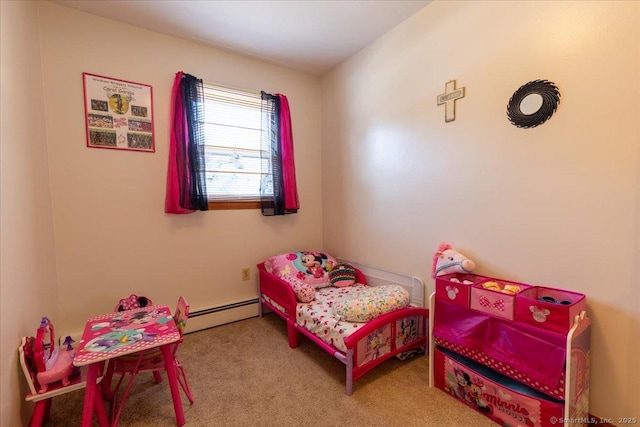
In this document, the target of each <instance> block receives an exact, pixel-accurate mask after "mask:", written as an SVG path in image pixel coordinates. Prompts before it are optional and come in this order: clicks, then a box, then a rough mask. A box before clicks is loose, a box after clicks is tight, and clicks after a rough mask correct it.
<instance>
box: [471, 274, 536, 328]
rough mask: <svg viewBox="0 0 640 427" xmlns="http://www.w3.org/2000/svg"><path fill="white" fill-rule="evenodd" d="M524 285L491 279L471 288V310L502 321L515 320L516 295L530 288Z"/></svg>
mask: <svg viewBox="0 0 640 427" xmlns="http://www.w3.org/2000/svg"><path fill="white" fill-rule="evenodd" d="M530 287H531V286H530V285H525V284H524V283H518V282H511V281H509V280H502V279H490V280H488V281H483V282H480V283H476V284H474V285H472V286H471V304H470V306H471V308H472V309H473V310H476V311H480V312H483V313H486V314H489V315H491V316H494V317H499V318H502V319H507V320H513V319H514V317H515V309H516V295H517V294H518V293H520V292H522V291H523V290H524V289H527V288H530Z"/></svg>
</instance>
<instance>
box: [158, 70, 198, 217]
mask: <svg viewBox="0 0 640 427" xmlns="http://www.w3.org/2000/svg"><path fill="white" fill-rule="evenodd" d="M183 75H184V73H183V72H182V71H179V72H177V73H176V78H175V80H174V82H173V91H172V93H171V142H170V146H169V165H168V168H167V192H166V196H165V200H164V211H165V212H166V213H171V214H188V213H192V212H195V211H194V210H191V209H185V208H183V207H182V206H180V177H183V179H187V180H188V179H189V173H187V171H185V170H184V168H185V166H186V162H185V160H186V161H187V162H188V158H189V157H188V155H187V144H188V143H189V134H188V131H187V118H186V113H185V109H184V106H183V105H182V99H183V98H182V88H181V86H180V83H181V82H182V76H183ZM186 185H188V183H186Z"/></svg>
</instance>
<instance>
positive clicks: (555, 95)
mask: <svg viewBox="0 0 640 427" xmlns="http://www.w3.org/2000/svg"><path fill="white" fill-rule="evenodd" d="M532 94H538V95H540V96H541V97H542V106H541V107H540V108H539V109H538V111H536V112H534V113H533V114H524V113H523V112H522V110H521V109H520V104H521V103H522V100H523V99H524V98H526V97H527V96H529V95H532ZM559 103H560V91H559V90H558V87H557V86H556V85H555V84H554V83H552V82H550V81H548V80H534V81H531V82H529V83H526V84H524V85H522V86H520V88H519V89H518V90H516V91H515V92H514V94H513V95H512V96H511V98H510V99H509V103H508V104H507V117H509V121H510V122H511V123H512V124H513V125H514V126H517V127H519V128H525V129H529V128H534V127H536V126H539V125H541V124H543V123H544V122H546V121H547V120H549V119H550V118H551V116H552V115H553V113H555V111H556V109H557V108H558V104H559Z"/></svg>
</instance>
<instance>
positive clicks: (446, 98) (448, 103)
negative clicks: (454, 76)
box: [438, 80, 464, 123]
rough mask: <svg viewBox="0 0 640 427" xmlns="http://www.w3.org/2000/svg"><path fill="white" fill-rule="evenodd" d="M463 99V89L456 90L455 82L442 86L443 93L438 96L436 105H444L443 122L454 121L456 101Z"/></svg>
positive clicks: (450, 81) (451, 81)
mask: <svg viewBox="0 0 640 427" xmlns="http://www.w3.org/2000/svg"><path fill="white" fill-rule="evenodd" d="M460 98H464V88H463V87H461V88H458V89H456V81H455V80H449V81H448V82H447V84H446V85H445V86H444V93H443V94H441V95H438V105H442V104H444V121H445V123H446V122H452V121H454V120H455V119H456V99H460Z"/></svg>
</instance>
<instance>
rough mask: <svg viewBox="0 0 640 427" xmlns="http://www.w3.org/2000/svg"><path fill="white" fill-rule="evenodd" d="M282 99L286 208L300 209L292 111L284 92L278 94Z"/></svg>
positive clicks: (282, 147) (283, 179)
mask: <svg viewBox="0 0 640 427" xmlns="http://www.w3.org/2000/svg"><path fill="white" fill-rule="evenodd" d="M276 96H277V97H278V98H279V99H280V147H281V150H282V151H281V154H282V181H283V186H284V208H285V210H287V211H289V210H293V211H297V210H298V209H300V202H299V201H298V187H297V184H296V165H295V159H294V156H293V132H292V129H291V113H290V112H289V101H288V100H287V97H286V96H284V95H282V94H279V93H278V94H276Z"/></svg>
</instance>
